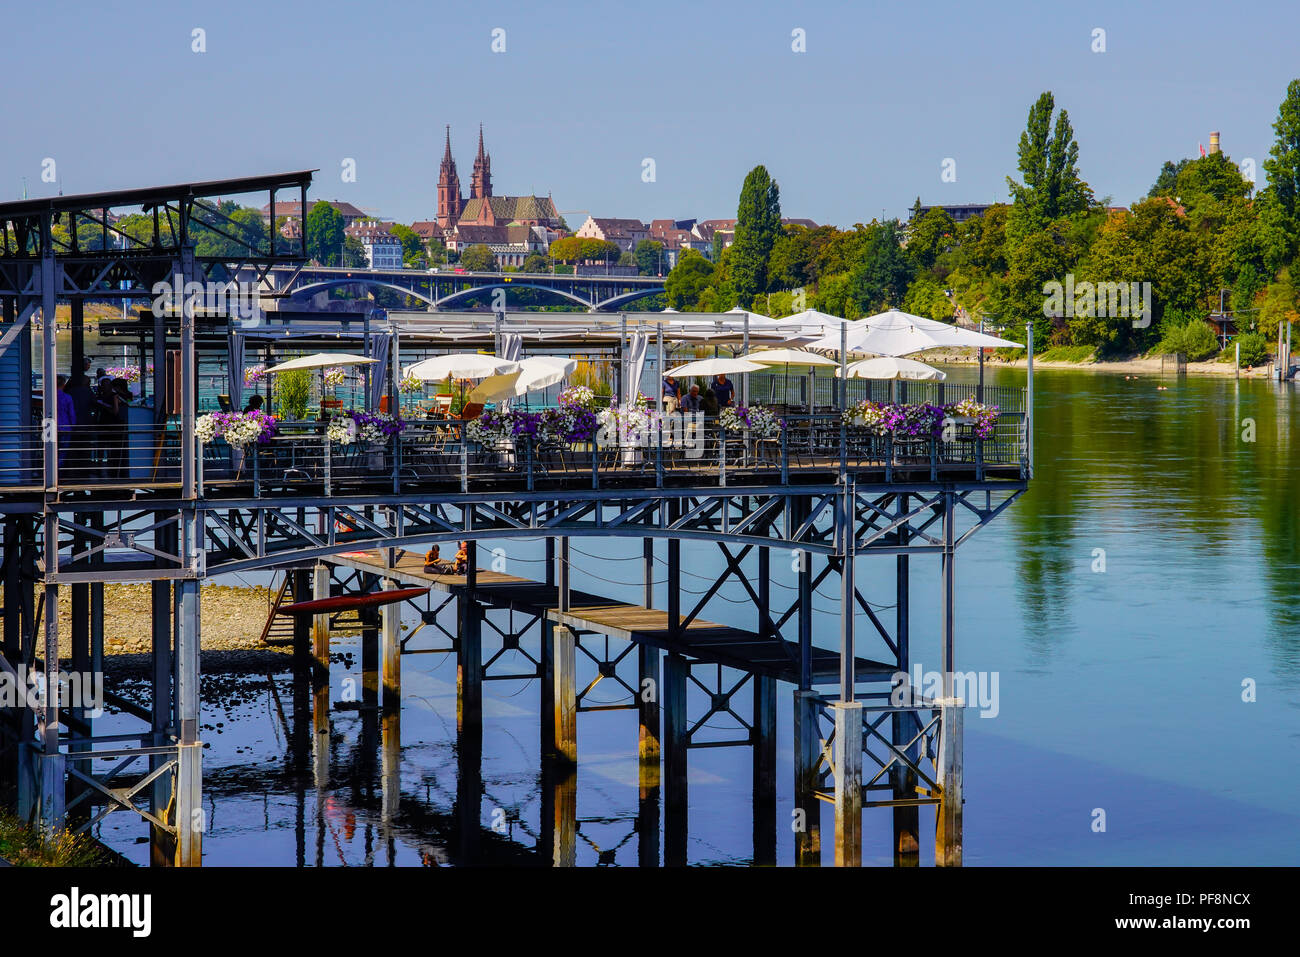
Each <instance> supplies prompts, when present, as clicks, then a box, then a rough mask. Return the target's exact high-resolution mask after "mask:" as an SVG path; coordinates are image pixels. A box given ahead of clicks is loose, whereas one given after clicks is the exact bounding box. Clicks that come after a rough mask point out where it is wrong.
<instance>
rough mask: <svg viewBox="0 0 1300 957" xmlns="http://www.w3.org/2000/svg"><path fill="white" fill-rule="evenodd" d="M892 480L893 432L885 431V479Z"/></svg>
mask: <svg viewBox="0 0 1300 957" xmlns="http://www.w3.org/2000/svg"><path fill="white" fill-rule="evenodd" d="M893 480H894V433H893V432H887V433H885V481H886V482H892V481H893Z"/></svg>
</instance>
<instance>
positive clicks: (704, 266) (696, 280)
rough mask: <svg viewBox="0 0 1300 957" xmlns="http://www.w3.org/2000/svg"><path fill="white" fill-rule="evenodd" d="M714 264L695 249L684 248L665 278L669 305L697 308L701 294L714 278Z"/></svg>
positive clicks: (686, 308) (684, 308) (665, 290)
mask: <svg viewBox="0 0 1300 957" xmlns="http://www.w3.org/2000/svg"><path fill="white" fill-rule="evenodd" d="M713 272H714V265H713V263H711V262H709V261H708V260H707V259H705V258H704V256H702V255H701V254H700V253H699V252H697V251H696V250H694V249H683V250H682V254H681V255H680V256H678V257H677V265H676V266H674V267H673V269H672V271H671V272H670V273H669V274H668V278H667V279H665V280H664V295H665V297H667V299H668V305H669V306H670V307H671V308H673V309H677V310H692V309H695V308H696V306H697V305H698V304H699V301H700V294H701V293H703V292H704V290H705V289H707V288H708V287H709V284H710V282H711V281H712V279H713Z"/></svg>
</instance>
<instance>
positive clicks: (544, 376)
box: [469, 356, 578, 402]
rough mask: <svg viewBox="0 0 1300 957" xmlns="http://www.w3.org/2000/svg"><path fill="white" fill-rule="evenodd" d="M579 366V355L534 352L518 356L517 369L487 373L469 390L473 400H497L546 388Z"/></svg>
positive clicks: (561, 379) (570, 373)
mask: <svg viewBox="0 0 1300 957" xmlns="http://www.w3.org/2000/svg"><path fill="white" fill-rule="evenodd" d="M577 368H578V361H577V360H576V359H565V358H562V357H560V356H531V357H529V358H527V359H521V360H519V368H518V369H517V370H515V371H514V372H505V373H502V374H501V375H492V376H488V377H487V378H486V379H484V380H483V381H482V382H480V383H479V384H478V385H477V386H475V387H474V389H473V390H472V391H471V392H470V394H469V400H470V401H471V402H497V401H500V400H501V399H509V398H512V397H514V396H519V395H524V394H525V393H527V392H531V391H533V390H534V389H544V388H546V387H547V386H549V385H555V384H556V383H557V382H561V381H563V380H564V378H565V376H569V375H572V374H573V371H574V370H575V369H577Z"/></svg>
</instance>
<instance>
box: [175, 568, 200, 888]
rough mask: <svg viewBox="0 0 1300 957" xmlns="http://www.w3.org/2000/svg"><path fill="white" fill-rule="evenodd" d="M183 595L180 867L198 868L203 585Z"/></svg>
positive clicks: (183, 585)
mask: <svg viewBox="0 0 1300 957" xmlns="http://www.w3.org/2000/svg"><path fill="white" fill-rule="evenodd" d="M176 588H177V589H178V591H179V592H180V602H179V608H180V614H179V627H178V629H177V636H176V729H177V732H178V735H179V738H180V742H179V747H178V749H177V752H178V753H177V769H176V814H175V817H174V819H173V821H174V823H175V825H176V864H177V865H178V866H180V867H197V866H198V865H199V864H200V863H201V862H202V857H203V832H204V831H205V830H206V827H205V823H204V817H203V804H202V799H203V791H202V786H203V744H202V742H200V741H199V647H200V632H199V623H200V610H199V583H198V581H197V580H194V579H186V580H183V581H179V582H177V583H176Z"/></svg>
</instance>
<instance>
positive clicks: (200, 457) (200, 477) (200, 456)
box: [194, 439, 203, 498]
mask: <svg viewBox="0 0 1300 957" xmlns="http://www.w3.org/2000/svg"><path fill="white" fill-rule="evenodd" d="M194 441H195V442H197V443H198V480H199V498H202V497H203V440H202V439H195V440H194Z"/></svg>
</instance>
